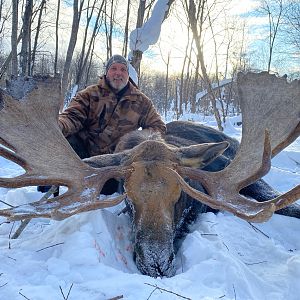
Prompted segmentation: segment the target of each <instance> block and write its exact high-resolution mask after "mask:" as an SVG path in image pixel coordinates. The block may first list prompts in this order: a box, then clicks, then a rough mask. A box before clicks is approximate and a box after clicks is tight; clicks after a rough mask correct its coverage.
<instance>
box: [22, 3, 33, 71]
mask: <svg viewBox="0 0 300 300" xmlns="http://www.w3.org/2000/svg"><path fill="white" fill-rule="evenodd" d="M32 8H33V0H26V3H25V11H24V15H23V35H22V47H21V53H20V67H21V75H27V74H28V73H29V68H28V63H29V62H30V59H29V58H30V38H31V17H32Z"/></svg>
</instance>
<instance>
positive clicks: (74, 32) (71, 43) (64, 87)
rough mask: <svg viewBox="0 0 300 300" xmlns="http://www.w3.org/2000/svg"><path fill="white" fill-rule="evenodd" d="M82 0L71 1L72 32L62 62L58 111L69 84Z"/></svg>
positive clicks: (62, 106) (61, 108) (61, 107)
mask: <svg viewBox="0 0 300 300" xmlns="http://www.w3.org/2000/svg"><path fill="white" fill-rule="evenodd" d="M83 3H84V0H81V2H80V6H79V7H78V0H74V3H73V22H72V32H71V37H70V41H69V46H68V50H67V55H66V61H65V64H64V70H63V75H62V84H61V85H62V96H63V99H62V101H61V106H60V111H62V110H63V108H64V102H65V101H64V100H65V96H66V92H67V88H68V84H69V82H68V81H69V72H70V67H71V62H72V57H73V53H74V49H75V45H76V41H77V34H78V28H79V22H80V16H81V12H82V7H83Z"/></svg>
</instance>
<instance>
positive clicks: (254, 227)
mask: <svg viewBox="0 0 300 300" xmlns="http://www.w3.org/2000/svg"><path fill="white" fill-rule="evenodd" d="M248 224H249V225H250V226H251V227H252V228H253V229H254V230H255V231H256V232H259V233H261V234H262V235H264V236H265V237H267V238H268V239H269V238H270V237H269V236H268V235H267V234H265V233H264V232H262V231H261V230H260V229H258V228H257V227H256V226H254V225H253V224H252V223H250V222H248Z"/></svg>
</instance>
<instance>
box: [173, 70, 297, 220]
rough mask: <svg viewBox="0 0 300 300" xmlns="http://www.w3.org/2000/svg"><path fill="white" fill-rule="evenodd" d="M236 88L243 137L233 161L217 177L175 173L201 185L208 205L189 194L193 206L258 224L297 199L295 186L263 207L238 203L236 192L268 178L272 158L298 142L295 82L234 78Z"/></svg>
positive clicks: (199, 196)
mask: <svg viewBox="0 0 300 300" xmlns="http://www.w3.org/2000/svg"><path fill="white" fill-rule="evenodd" d="M237 82H238V90H239V96H240V101H241V108H242V116H243V132H242V140H241V144H240V147H239V150H238V152H237V154H236V156H235V158H234V160H233V161H232V162H231V164H230V165H229V166H228V167H226V168H225V169H224V170H222V171H220V172H216V173H208V172H204V171H202V170H192V169H189V168H182V167H181V168H179V169H178V172H179V173H180V174H181V175H185V176H188V177H190V178H193V179H195V180H199V181H200V182H201V183H202V184H203V185H204V187H205V188H206V190H207V192H208V194H209V199H208V198H207V195H205V197H204V196H203V195H204V194H203V193H200V192H194V191H190V192H191V193H193V194H194V195H193V197H194V198H196V199H197V200H199V201H202V202H204V203H207V204H208V205H213V206H214V207H216V208H219V209H225V210H228V211H230V212H232V213H234V214H236V215H238V216H239V217H241V218H244V219H246V220H251V221H256V222H262V221H265V220H266V219H268V218H269V217H270V216H271V215H272V213H273V212H274V211H275V210H278V209H280V208H282V207H284V206H287V205H289V204H291V203H293V202H295V201H296V200H297V199H298V198H299V196H300V195H299V185H298V186H296V187H295V188H294V189H292V190H291V191H289V192H287V193H285V194H283V195H281V196H280V197H277V198H275V199H272V200H270V201H266V202H263V203H259V202H257V201H255V200H253V199H248V198H246V197H243V196H242V195H240V194H239V191H240V190H241V189H242V188H243V187H245V186H248V185H249V184H251V183H253V182H255V181H256V180H258V179H259V178H261V177H263V176H264V175H265V174H267V173H268V171H269V169H270V166H271V158H272V157H273V156H275V155H276V154H278V153H279V152H280V151H281V150H282V149H284V148H285V147H287V146H288V145H289V144H290V143H291V142H293V141H294V140H295V139H296V138H297V137H298V136H299V134H300V126H299V118H300V101H299V99H300V81H297V80H295V81H293V82H292V83H287V81H286V79H283V78H278V77H276V76H275V75H270V74H268V73H265V72H263V73H260V74H254V73H248V74H246V75H244V74H239V75H238V80H237ZM185 190H188V189H187V187H185ZM208 201H209V202H210V204H209V203H208ZM211 203H213V204H211Z"/></svg>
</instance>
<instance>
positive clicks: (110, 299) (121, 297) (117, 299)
mask: <svg viewBox="0 0 300 300" xmlns="http://www.w3.org/2000/svg"><path fill="white" fill-rule="evenodd" d="M123 298H124V297H123V295H120V296H116V297H113V298H109V299H107V300H119V299H123Z"/></svg>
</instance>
